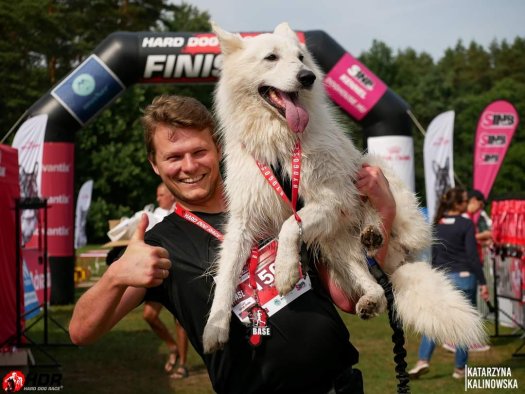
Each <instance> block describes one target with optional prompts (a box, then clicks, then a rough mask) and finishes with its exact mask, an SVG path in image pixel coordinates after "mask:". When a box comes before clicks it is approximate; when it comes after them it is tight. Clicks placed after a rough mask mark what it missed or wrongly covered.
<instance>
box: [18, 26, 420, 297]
mask: <svg viewBox="0 0 525 394" xmlns="http://www.w3.org/2000/svg"><path fill="white" fill-rule="evenodd" d="M256 34H260V33H241V35H242V36H252V35H256ZM297 34H298V37H299V39H300V40H301V41H302V42H304V43H306V46H307V47H308V49H309V50H310V51H311V52H312V54H313V55H314V57H315V58H316V59H317V61H318V63H319V65H320V66H321V68H322V69H323V70H324V72H325V73H326V77H325V80H324V84H325V87H326V90H327V93H328V94H329V96H330V98H331V99H332V100H333V101H334V102H335V103H336V104H337V105H339V106H340V107H341V108H343V109H344V110H345V111H346V112H348V114H349V115H350V116H351V117H352V118H353V119H354V120H355V121H357V122H358V123H360V124H361V125H362V126H363V130H364V133H365V137H366V141H367V143H368V147H369V149H370V150H373V147H372V145H374V143H373V142H374V141H376V140H377V142H378V144H376V145H377V146H378V147H379V150H378V151H377V152H378V153H380V154H382V153H381V149H383V151H384V152H386V155H387V156H388V157H387V159H389V158H390V159H392V158H394V160H396V157H397V159H399V161H401V162H404V163H403V164H404V165H405V167H406V165H407V163H408V171H406V170H402V171H401V173H400V175H401V176H402V177H403V174H402V172H406V173H407V174H408V177H405V179H406V181H407V183H408V184H409V185H411V186H412V188H413V183H414V180H413V178H414V175H413V143H412V139H411V120H410V118H409V116H408V114H407V110H408V106H407V104H406V103H405V102H404V101H403V100H402V99H401V98H400V97H399V96H398V95H396V94H395V93H394V92H393V91H391V90H390V89H389V88H388V87H387V86H386V85H385V84H384V83H383V82H382V81H381V80H380V79H379V78H378V77H376V76H375V75H374V74H373V73H372V72H371V71H370V70H368V69H367V68H366V66H364V65H363V64H361V63H360V62H359V61H358V60H356V59H355V58H354V57H352V56H351V55H350V54H349V53H347V52H346V51H345V50H344V49H343V48H342V47H341V46H340V45H339V44H338V43H336V42H335V41H334V40H333V39H332V38H331V37H330V36H329V35H328V34H326V33H325V32H323V31H318V30H317V31H304V32H298V33H297ZM221 61H222V56H220V47H219V44H218V40H217V37H216V36H215V35H214V34H212V33H155V32H140V33H129V32H117V33H113V34H111V35H109V36H108V37H107V38H106V39H105V40H104V41H102V42H101V43H100V44H99V45H98V46H97V47H96V48H95V50H94V51H93V53H92V54H91V55H90V56H89V57H88V58H87V59H86V60H85V61H84V62H83V63H82V64H80V65H79V66H78V67H76V68H75V69H74V70H73V71H71V72H70V73H69V74H68V75H67V76H66V77H65V78H64V79H63V80H62V81H61V82H59V83H58V84H57V85H56V86H54V87H53V88H52V89H51V90H50V91H49V92H48V93H47V94H46V95H44V96H43V97H41V98H40V99H39V100H38V101H37V102H36V103H35V104H33V105H32V106H31V107H30V108H29V109H28V111H27V113H28V116H29V117H32V116H36V115H40V114H47V115H48V122H47V126H46V134H45V140H44V153H43V167H44V171H43V172H42V194H43V195H44V196H47V197H48V198H50V199H51V200H52V199H53V197H56V196H61V200H62V202H65V203H61V204H55V205H54V206H52V208H51V210H52V211H51V210H50V213H49V224H48V226H49V228H48V239H49V241H48V242H49V244H48V245H49V246H48V252H49V261H50V267H51V275H52V278H53V282H52V291H51V302H52V303H54V304H66V303H70V302H72V301H73V300H74V287H73V286H74V285H73V269H74V248H73V243H74V234H73V233H74V215H73V212H74V205H73V202H74V196H73V192H74V187H73V185H74V182H73V180H74V146H73V144H74V133H75V132H76V131H77V130H79V129H81V128H82V127H83V126H84V125H85V124H86V123H88V122H89V121H90V120H91V119H92V118H94V117H95V116H96V115H97V114H98V113H99V112H100V111H101V110H103V109H104V108H105V107H106V106H108V105H109V104H110V103H111V102H112V101H113V100H114V99H116V98H117V97H118V96H119V95H120V94H121V93H122V92H123V91H124V90H125V89H126V88H127V87H128V86H131V85H133V84H136V83H172V84H180V83H194V84H197V83H213V82H215V81H216V80H217V77H218V74H219V69H220V66H221ZM385 138H387V140H385ZM388 138H390V140H388ZM392 138H394V140H392ZM386 141H388V142H386ZM381 146H383V148H381ZM385 149H386V151H385ZM383 155H384V154H383ZM392 155H394V156H396V157H393V156H392ZM394 164H395V163H394Z"/></svg>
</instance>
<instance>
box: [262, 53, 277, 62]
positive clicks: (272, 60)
mask: <svg viewBox="0 0 525 394" xmlns="http://www.w3.org/2000/svg"><path fill="white" fill-rule="evenodd" d="M264 60H268V61H270V62H274V61H276V60H277V55H276V54H275V53H270V54H269V55H266V57H265V58H264Z"/></svg>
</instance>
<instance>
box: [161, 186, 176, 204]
mask: <svg viewBox="0 0 525 394" xmlns="http://www.w3.org/2000/svg"><path fill="white" fill-rule="evenodd" d="M174 202H175V198H174V197H173V194H171V192H170V191H169V190H168V188H167V187H166V186H164V185H160V186H159V187H158V188H157V204H158V205H159V207H160V208H162V209H171V207H172V206H173V203H174Z"/></svg>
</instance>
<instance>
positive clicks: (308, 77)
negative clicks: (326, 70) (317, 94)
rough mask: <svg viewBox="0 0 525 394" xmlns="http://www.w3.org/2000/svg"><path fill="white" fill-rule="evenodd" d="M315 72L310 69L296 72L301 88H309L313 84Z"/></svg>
mask: <svg viewBox="0 0 525 394" xmlns="http://www.w3.org/2000/svg"><path fill="white" fill-rule="evenodd" d="M315 78H316V77H315V74H314V73H313V72H311V71H310V70H301V71H299V72H298V73H297V79H298V80H299V82H301V85H302V87H303V88H310V87H312V85H313V84H314V81H315Z"/></svg>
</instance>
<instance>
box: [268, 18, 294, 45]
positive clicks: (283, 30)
mask: <svg viewBox="0 0 525 394" xmlns="http://www.w3.org/2000/svg"><path fill="white" fill-rule="evenodd" d="M273 33H274V34H277V35H279V36H281V37H288V38H291V39H293V40H295V41H299V40H298V39H297V34H296V33H295V32H294V31H293V30H292V29H291V28H290V26H289V25H288V23H287V22H283V23H281V24H279V25H278V26H277V27H276V28H275V30H274V31H273Z"/></svg>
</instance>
